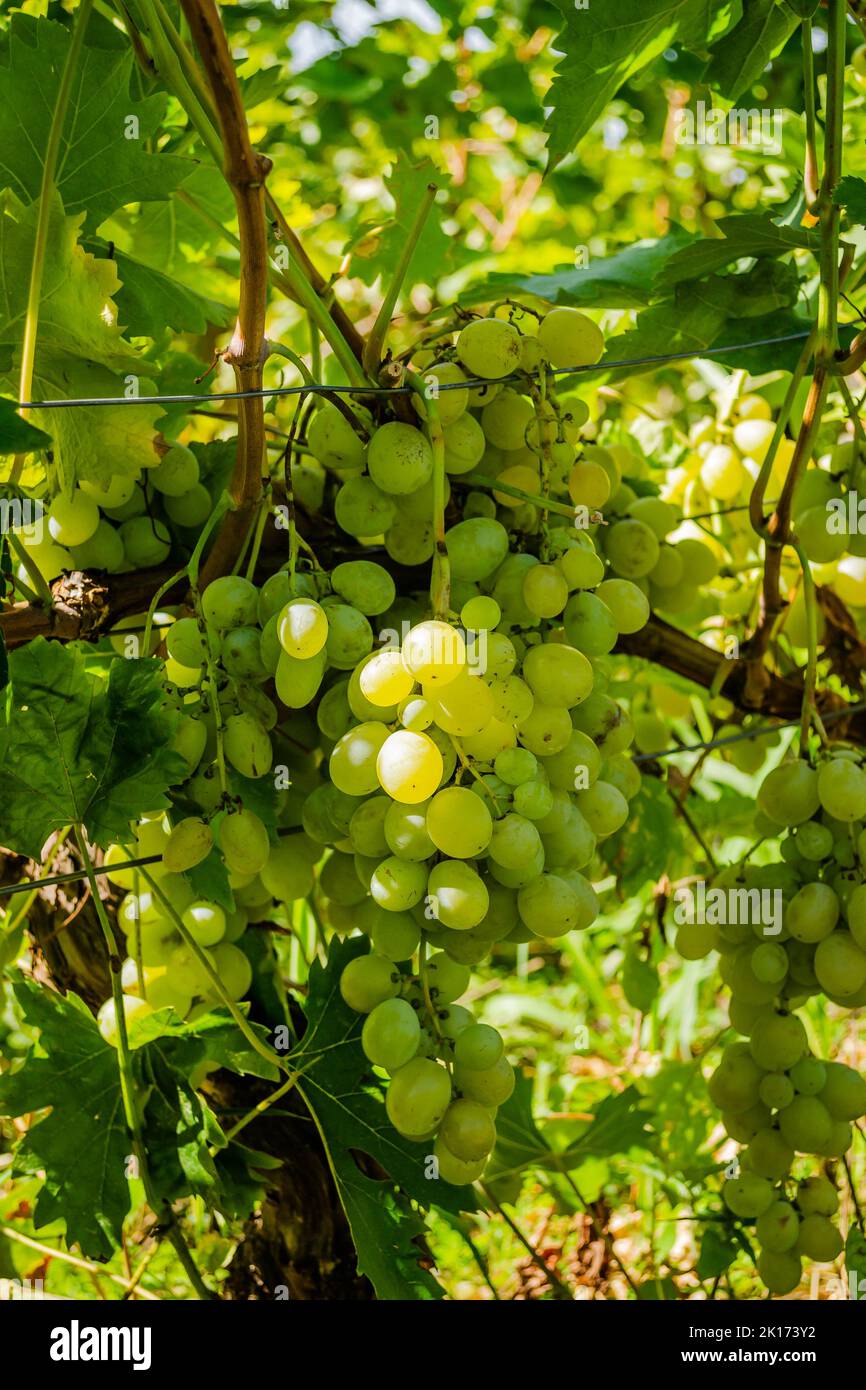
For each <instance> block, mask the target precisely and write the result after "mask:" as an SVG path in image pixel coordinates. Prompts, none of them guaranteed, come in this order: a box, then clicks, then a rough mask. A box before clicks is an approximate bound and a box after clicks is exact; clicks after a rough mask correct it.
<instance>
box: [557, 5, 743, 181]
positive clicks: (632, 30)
mask: <svg viewBox="0 0 866 1390" xmlns="http://www.w3.org/2000/svg"><path fill="white" fill-rule="evenodd" d="M554 3H555V5H556V8H557V9H558V10H559V11H560V12H561V14H562V17H563V19H564V21H565V26H564V28H563V30H562V32H561V33H560V34H559V35H558V36H557V38H556V39H555V40H554V43H553V47H554V50H555V51H556V52H562V53H563V54H564V55H565V56H564V57H563V60H562V62H561V63H560V64H559V66H558V67H557V69H556V73H555V76H554V80H553V85H552V87H551V89H550V92H549V93H548V95H547V99H546V104H547V106H548V107H550V108H551V112H550V116H549V118H548V122H547V129H548V168H549V169H554V168H555V167H556V165H557V164H558V163H559V162H560V160H562V159H563V158H564V156H565V155H567V154H569V153H570V152H571V151H572V150H573V149H574V148H575V146H576V145H578V144H579V143H580V141H581V140H582V139H583V137H584V136H585V135H586V134H587V133H588V131H589V130H591V128H592V126H593V125H594V123H595V121H596V120H597V119H598V118H599V116H600V115H601V114H602V112H603V111H604V109H605V107H606V106H607V103H608V102H609V101H610V100H611V98H612V97H613V96H615V95H616V93H617V92H618V91H619V89H620V87H622V86H623V84H624V83H625V82H626V81H627V80H628V79H629V78H630V77H633V76H634V75H635V73H638V72H640V71H641V69H642V68H645V67H646V66H647V65H648V64H649V63H651V62H652V60H653V59H654V58H657V57H658V56H659V55H660V54H661V53H664V52H665V50H666V49H668V48H671V47H672V46H673V45H674V44H675V43H681V44H683V45H684V46H685V47H691V48H697V49H698V50H701V49H703V50H704V51H706V50H707V49H708V48H709V47H710V46H711V45H712V44H713V43H714V42H715V41H716V40H717V39H719V38H721V37H722V36H723V35H724V34H726V33H727V32H728V30H729V29H730V28H731V26H732V25H733V24H735V23H736V22H737V20H738V19H739V18H740V15H741V13H742V4H741V3H740V0H722V3H717V2H716V0H616V4H596V3H591V4H590V5H588V6H586V7H583V8H580V9H577V8H575V5H574V0H554ZM761 3H764V0H761Z"/></svg>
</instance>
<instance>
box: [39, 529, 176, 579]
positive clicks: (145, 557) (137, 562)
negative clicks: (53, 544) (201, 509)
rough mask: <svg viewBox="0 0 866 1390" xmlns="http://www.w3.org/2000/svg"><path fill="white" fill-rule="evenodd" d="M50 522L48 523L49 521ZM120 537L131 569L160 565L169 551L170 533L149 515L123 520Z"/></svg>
mask: <svg viewBox="0 0 866 1390" xmlns="http://www.w3.org/2000/svg"><path fill="white" fill-rule="evenodd" d="M49 524H50V523H49ZM120 539H121V540H122V541H123V550H124V554H125V555H126V559H127V562H128V564H129V565H130V567H131V568H133V569H149V568H150V567H151V566H152V565H161V564H162V563H163V561H164V560H166V559H167V558H168V556H169V553H170V551H171V535H170V534H169V531H168V528H167V527H166V526H165V525H164V524H163V523H162V522H161V521H155V520H151V518H150V517H149V516H136V517H133V518H132V519H131V520H130V521H124V522H122V524H121V527H120Z"/></svg>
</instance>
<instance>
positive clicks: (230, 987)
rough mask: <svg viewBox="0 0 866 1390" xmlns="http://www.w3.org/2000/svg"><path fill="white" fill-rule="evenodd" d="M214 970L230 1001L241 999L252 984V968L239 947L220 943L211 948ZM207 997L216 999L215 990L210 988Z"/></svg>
mask: <svg viewBox="0 0 866 1390" xmlns="http://www.w3.org/2000/svg"><path fill="white" fill-rule="evenodd" d="M213 959H214V968H215V970H216V972H217V974H218V975H219V978H220V984H221V985H222V987H223V989H224V990H225V992H226V994H227V995H228V996H229V998H230V999H235V1000H237V999H243V997H244V995H245V994H246V993H247V992H248V991H249V988H250V985H251V984H252V982H253V967H252V966H251V964H250V962H249V959H248V958H247V956H246V955H245V954H244V952H243V951H242V950H241V949H240V947H239V946H233V945H232V944H231V943H230V942H227V941H221V942H219V944H218V945H216V946H214V948H213ZM208 996H209V997H210V998H212V999H218V998H219V995H218V993H217V991H216V989H215V988H214V987H213V986H211V987H210V988H209V990H208Z"/></svg>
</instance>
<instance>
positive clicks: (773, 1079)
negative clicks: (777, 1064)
mask: <svg viewBox="0 0 866 1390" xmlns="http://www.w3.org/2000/svg"><path fill="white" fill-rule="evenodd" d="M758 1095H759V1097H760V1099H761V1102H762V1104H764V1105H766V1106H769V1108H770V1109H771V1110H784V1108H785V1106H786V1105H790V1104H791V1102H792V1100H793V1099H794V1087H793V1086H792V1084H791V1081H790V1079H789V1078H788V1077H787V1076H786V1075H785V1073H784V1072H783V1071H768V1072H767V1073H766V1075H765V1076H763V1077H762V1078H761V1083H760V1085H759V1086H758Z"/></svg>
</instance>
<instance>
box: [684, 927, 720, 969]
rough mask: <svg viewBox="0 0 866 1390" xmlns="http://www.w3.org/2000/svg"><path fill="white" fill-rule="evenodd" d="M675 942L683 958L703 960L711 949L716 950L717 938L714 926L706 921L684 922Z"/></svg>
mask: <svg viewBox="0 0 866 1390" xmlns="http://www.w3.org/2000/svg"><path fill="white" fill-rule="evenodd" d="M675 944H676V949H677V953H678V954H679V955H680V956H682V958H683V960H704V959H705V958H706V957H707V956H708V955H709V954H710V952H711V951H716V950H718V944H719V938H718V933H717V931H716V928H715V927H714V926H711V925H710V924H709V923H708V922H684V923H683V925H682V926H681V927H680V928H679V930H678V932H677V937H676V943H675Z"/></svg>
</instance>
